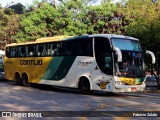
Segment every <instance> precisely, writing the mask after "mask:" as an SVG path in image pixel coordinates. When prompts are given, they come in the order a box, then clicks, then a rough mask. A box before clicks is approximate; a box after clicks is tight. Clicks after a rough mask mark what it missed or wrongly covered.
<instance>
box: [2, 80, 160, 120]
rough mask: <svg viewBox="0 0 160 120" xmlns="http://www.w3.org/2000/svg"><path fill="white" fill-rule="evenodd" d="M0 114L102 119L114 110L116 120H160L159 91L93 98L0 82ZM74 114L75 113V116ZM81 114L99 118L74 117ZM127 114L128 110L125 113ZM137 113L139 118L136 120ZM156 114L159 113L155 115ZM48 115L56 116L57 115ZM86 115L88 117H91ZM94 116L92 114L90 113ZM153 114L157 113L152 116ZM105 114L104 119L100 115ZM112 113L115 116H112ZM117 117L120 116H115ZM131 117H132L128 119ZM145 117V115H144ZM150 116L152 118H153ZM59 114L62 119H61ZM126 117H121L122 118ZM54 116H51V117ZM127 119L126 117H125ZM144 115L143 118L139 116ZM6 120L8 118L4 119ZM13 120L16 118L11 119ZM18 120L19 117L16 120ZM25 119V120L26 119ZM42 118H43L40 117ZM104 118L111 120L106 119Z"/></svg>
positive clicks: (99, 94) (73, 91) (80, 119)
mask: <svg viewBox="0 0 160 120" xmlns="http://www.w3.org/2000/svg"><path fill="white" fill-rule="evenodd" d="M0 91H1V92H0V96H1V97H0V111H1V112H5V111H20V112H22V111H33V112H38V111H39V112H40V111H50V112H51V111H56V112H57V111H69V112H70V115H71V117H70V118H69V117H63V115H62V114H60V115H59V116H58V115H57V117H49V116H48V117H46V118H45V119H56V120H57V119H67V120H70V119H78V120H87V119H92V120H94V119H96V120H97V119H98V120H99V119H102V120H103V119H104V116H105V115H106V114H105V113H107V114H110V113H111V111H112V113H113V111H115V113H113V116H110V117H111V118H112V119H115V120H119V119H121V120H126V119H135V120H137V119H140V120H143V119H151V120H153V119H154V120H155V119H159V118H160V116H159V115H160V93H158V92H149V93H148V92H137V93H119V94H106V93H98V92H95V93H93V94H92V95H83V94H81V93H80V92H79V91H77V90H68V89H67V90H66V89H57V88H52V87H49V86H36V85H33V86H31V87H23V86H17V85H15V83H14V82H8V81H0ZM75 111H77V112H78V113H75ZM80 111H82V112H83V111H89V112H90V113H91V112H92V111H96V112H97V111H98V112H97V113H95V114H98V117H95V116H96V115H95V116H94V115H93V114H91V115H89V117H88V116H87V115H86V116H85V115H84V116H83V115H81V114H80V116H77V117H76V118H75V117H73V116H74V114H78V115H79V112H80ZM128 111H130V112H131V113H130V112H129V113H128ZM134 111H140V112H138V113H139V114H140V115H141V116H140V117H137V116H136V115H137V113H135V112H134ZM143 111H144V112H147V111H151V112H149V114H150V113H151V114H152V117H144V116H143V115H142V114H141V113H142V112H143ZM157 111H158V114H157ZM56 112H55V113H54V112H53V113H50V115H51V114H52V115H53V114H57V113H56ZM90 113H89V114H90ZM93 113H94V112H93ZM154 113H156V114H157V116H159V117H157V116H156V114H154ZM103 114H104V116H103ZM114 114H115V116H114ZM116 114H121V115H120V116H118V117H117V116H116ZM131 114H132V115H133V114H134V115H133V116H131ZM144 114H147V113H144ZM153 114H154V115H155V116H153ZM61 115H62V116H61ZM123 115H124V116H125V117H122V116H123ZM53 116H54V115H53ZM126 116H127V117H126ZM142 116H143V117H142ZM4 119H7V120H8V118H4ZM10 119H16V120H17V118H10ZM19 119H20V118H19ZM25 119H27V118H25ZM41 119H42V118H41ZM105 119H110V118H108V117H106V116H105Z"/></svg>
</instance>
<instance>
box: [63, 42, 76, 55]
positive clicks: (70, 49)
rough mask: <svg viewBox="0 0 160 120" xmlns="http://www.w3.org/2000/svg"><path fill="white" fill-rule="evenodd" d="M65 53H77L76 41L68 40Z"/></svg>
mask: <svg viewBox="0 0 160 120" xmlns="http://www.w3.org/2000/svg"><path fill="white" fill-rule="evenodd" d="M65 55H75V41H66V43H65Z"/></svg>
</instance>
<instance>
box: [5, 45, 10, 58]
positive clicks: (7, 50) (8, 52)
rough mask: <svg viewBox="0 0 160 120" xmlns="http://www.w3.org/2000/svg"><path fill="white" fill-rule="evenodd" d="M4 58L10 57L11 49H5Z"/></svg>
mask: <svg viewBox="0 0 160 120" xmlns="http://www.w3.org/2000/svg"><path fill="white" fill-rule="evenodd" d="M6 57H9V58H10V57H11V48H10V47H6Z"/></svg>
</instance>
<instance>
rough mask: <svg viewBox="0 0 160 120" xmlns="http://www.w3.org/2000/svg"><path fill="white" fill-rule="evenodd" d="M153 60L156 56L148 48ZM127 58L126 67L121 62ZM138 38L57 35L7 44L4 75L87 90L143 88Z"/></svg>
mask: <svg viewBox="0 0 160 120" xmlns="http://www.w3.org/2000/svg"><path fill="white" fill-rule="evenodd" d="M147 52H148V53H149V54H151V56H152V62H153V63H154V62H155V56H154V54H153V53H152V52H151V51H147ZM126 59H127V60H128V68H127V70H126V69H124V68H123V65H122V64H123V62H124V61H126ZM144 70H145V65H144V57H143V54H142V49H141V46H140V44H139V40H138V39H136V38H133V37H128V36H123V35H114V34H93V35H83V36H75V37H72V36H56V37H48V38H41V39H38V40H36V41H35V42H26V43H20V44H16V43H13V44H9V45H7V46H6V56H5V77H6V79H8V80H15V81H16V83H17V84H20V85H24V86H27V85H28V84H30V83H37V84H45V85H53V86H59V87H69V88H78V89H79V90H80V91H81V92H83V93H89V92H90V91H93V90H96V91H106V92H132V91H143V90H144V88H145V82H144V81H145V75H144Z"/></svg>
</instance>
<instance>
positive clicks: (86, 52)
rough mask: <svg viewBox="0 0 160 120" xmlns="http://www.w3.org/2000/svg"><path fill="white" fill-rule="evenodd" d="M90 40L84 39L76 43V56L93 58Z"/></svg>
mask: <svg viewBox="0 0 160 120" xmlns="http://www.w3.org/2000/svg"><path fill="white" fill-rule="evenodd" d="M92 53H93V49H92V38H87V39H86V38H85V39H82V40H79V41H78V42H77V55H79V56H93V54H92Z"/></svg>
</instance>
